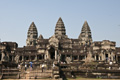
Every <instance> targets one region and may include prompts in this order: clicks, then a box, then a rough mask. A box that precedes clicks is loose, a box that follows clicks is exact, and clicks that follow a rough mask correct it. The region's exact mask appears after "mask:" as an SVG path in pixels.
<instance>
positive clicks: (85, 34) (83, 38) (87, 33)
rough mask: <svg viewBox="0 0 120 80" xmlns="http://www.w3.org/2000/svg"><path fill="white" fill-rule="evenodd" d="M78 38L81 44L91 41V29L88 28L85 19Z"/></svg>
mask: <svg viewBox="0 0 120 80" xmlns="http://www.w3.org/2000/svg"><path fill="white" fill-rule="evenodd" d="M78 39H79V40H80V42H81V44H83V45H85V44H90V43H92V35H91V30H90V27H89V25H88V23H87V21H85V22H84V24H83V27H82V30H81V33H80V35H79V37H78Z"/></svg>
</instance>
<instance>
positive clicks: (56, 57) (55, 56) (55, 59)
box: [55, 50, 57, 60]
mask: <svg viewBox="0 0 120 80" xmlns="http://www.w3.org/2000/svg"><path fill="white" fill-rule="evenodd" d="M55 60H57V50H55Z"/></svg>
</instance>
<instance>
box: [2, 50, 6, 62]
mask: <svg viewBox="0 0 120 80" xmlns="http://www.w3.org/2000/svg"><path fill="white" fill-rule="evenodd" d="M4 57H5V53H4V51H3V50H2V58H1V61H5V59H4Z"/></svg>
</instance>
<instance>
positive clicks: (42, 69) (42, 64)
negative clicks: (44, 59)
mask: <svg viewBox="0 0 120 80" xmlns="http://www.w3.org/2000/svg"><path fill="white" fill-rule="evenodd" d="M44 67H45V66H44V64H42V72H43V69H44Z"/></svg>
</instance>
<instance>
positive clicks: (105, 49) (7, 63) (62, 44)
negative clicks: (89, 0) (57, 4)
mask: <svg viewBox="0 0 120 80" xmlns="http://www.w3.org/2000/svg"><path fill="white" fill-rule="evenodd" d="M46 32H47V31H46ZM48 34H49V33H48ZM30 62H32V63H33V69H32V70H30V69H29V65H30ZM119 63H120V48H119V47H116V42H114V41H109V40H103V41H95V42H94V41H93V40H92V34H91V30H90V27H89V25H88V23H87V21H85V22H84V24H83V26H82V29H81V33H80V35H79V36H78V38H76V39H72V38H69V37H68V36H67V35H66V29H65V26H64V23H63V21H62V19H61V18H59V19H58V21H57V23H56V26H55V32H54V34H53V35H52V36H51V37H49V38H48V39H45V38H44V37H43V36H42V35H41V34H40V35H39V37H38V31H37V27H36V25H35V24H34V22H32V23H31V25H30V27H29V29H28V33H27V39H26V46H23V47H18V44H17V43H16V42H1V43H0V67H1V68H0V72H1V73H0V76H1V78H3V79H4V78H21V79H25V78H42V77H51V78H63V77H76V76H83V77H95V78H96V77H101V78H120V74H118V73H120V67H119V66H120V64H119ZM25 64H27V71H28V72H29V73H27V72H26V71H25V70H24V68H25V66H24V65H25ZM42 64H45V66H46V67H45V71H44V72H41V65H42ZM53 64H55V67H54V68H53ZM18 65H21V68H20V69H19V68H18ZM28 74H29V76H28Z"/></svg>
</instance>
